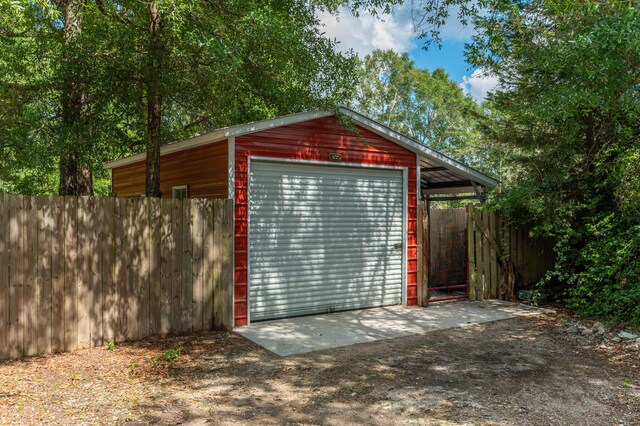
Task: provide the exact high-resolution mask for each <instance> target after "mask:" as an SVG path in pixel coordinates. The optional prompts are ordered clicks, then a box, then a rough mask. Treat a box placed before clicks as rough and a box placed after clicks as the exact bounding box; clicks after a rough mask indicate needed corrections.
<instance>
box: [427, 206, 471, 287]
mask: <svg viewBox="0 0 640 426" xmlns="http://www.w3.org/2000/svg"><path fill="white" fill-rule="evenodd" d="M429 223H430V224H431V227H430V228H429V240H430V244H431V250H430V255H431V261H430V264H431V268H430V271H429V288H432V289H433V288H437V287H442V286H450V285H456V284H465V283H466V282H467V212H466V211H465V209H430V211H429Z"/></svg>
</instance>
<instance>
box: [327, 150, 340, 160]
mask: <svg viewBox="0 0 640 426" xmlns="http://www.w3.org/2000/svg"><path fill="white" fill-rule="evenodd" d="M329 161H342V154H339V153H337V152H331V153H329Z"/></svg>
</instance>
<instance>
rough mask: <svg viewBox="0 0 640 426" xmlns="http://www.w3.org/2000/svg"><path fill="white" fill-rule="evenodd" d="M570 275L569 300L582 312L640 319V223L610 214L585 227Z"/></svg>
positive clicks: (622, 319) (617, 318)
mask: <svg viewBox="0 0 640 426" xmlns="http://www.w3.org/2000/svg"><path fill="white" fill-rule="evenodd" d="M584 232H585V239H586V241H587V243H586V245H585V246H584V247H583V248H582V249H581V250H580V251H579V258H578V259H577V260H576V261H577V264H578V266H579V267H578V268H577V272H576V274H575V275H574V276H572V277H571V279H570V281H571V282H572V284H573V286H572V287H571V289H570V290H569V295H570V304H571V306H573V307H574V308H576V309H577V310H578V311H579V312H580V313H583V314H585V315H597V316H603V317H608V318H610V319H612V320H613V321H631V322H634V323H640V224H638V223H637V222H636V223H635V224H632V223H630V222H629V221H626V220H624V219H622V218H620V217H617V216H616V215H615V214H609V215H606V216H603V217H601V218H599V219H595V221H594V223H592V224H587V225H586V229H585V231H584Z"/></svg>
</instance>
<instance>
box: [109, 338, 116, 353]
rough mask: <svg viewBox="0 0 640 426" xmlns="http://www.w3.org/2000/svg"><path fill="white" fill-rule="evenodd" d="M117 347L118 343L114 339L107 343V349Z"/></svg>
mask: <svg viewBox="0 0 640 426" xmlns="http://www.w3.org/2000/svg"><path fill="white" fill-rule="evenodd" d="M115 348H116V344H115V342H114V341H113V340H111V341H110V342H109V343H107V350H109V351H112V350H114V349H115Z"/></svg>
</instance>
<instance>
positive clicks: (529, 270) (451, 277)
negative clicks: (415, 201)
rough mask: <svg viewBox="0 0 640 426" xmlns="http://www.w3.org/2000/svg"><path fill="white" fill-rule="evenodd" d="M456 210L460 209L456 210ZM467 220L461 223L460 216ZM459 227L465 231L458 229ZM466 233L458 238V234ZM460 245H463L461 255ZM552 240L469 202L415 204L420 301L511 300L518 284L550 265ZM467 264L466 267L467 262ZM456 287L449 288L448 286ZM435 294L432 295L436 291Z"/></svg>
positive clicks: (525, 285) (531, 281) (523, 284)
mask: <svg viewBox="0 0 640 426" xmlns="http://www.w3.org/2000/svg"><path fill="white" fill-rule="evenodd" d="M458 211H459V212H458ZM452 212H455V213H452ZM461 220H462V222H464V221H466V224H465V225H462V224H461V223H460V221H461ZM461 229H466V232H463V233H460V232H459V231H460V230H461ZM461 238H466V241H465V242H463V243H461V242H460V239H461ZM461 248H462V249H464V250H466V251H465V252H463V253H464V254H462V255H461V254H460V251H461ZM554 262H555V256H554V251H553V242H552V241H551V240H549V239H544V238H535V237H533V236H532V235H531V230H530V228H528V227H526V226H521V227H515V226H512V225H508V224H505V223H504V222H503V220H502V219H501V218H500V216H499V215H498V214H497V213H496V212H485V211H482V210H480V209H478V208H476V207H474V206H473V205H471V204H470V205H468V206H467V208H466V211H465V210H463V209H450V210H436V209H432V210H430V211H428V210H427V208H426V206H425V205H424V203H420V204H419V206H418V304H419V305H421V306H427V305H428V304H429V302H430V301H434V297H433V296H441V297H438V298H439V299H440V300H448V299H449V298H450V297H446V296H443V295H438V294H437V293H438V292H442V291H443V290H446V291H448V292H450V293H451V292H453V291H459V290H460V289H465V288H466V287H467V286H468V290H467V293H466V294H464V293H463V294H455V295H452V294H449V296H452V297H453V298H468V299H469V300H483V299H502V300H512V299H513V298H514V294H513V293H514V290H515V289H516V288H530V287H531V286H533V285H534V284H535V283H537V282H538V281H540V280H541V279H542V278H543V277H544V275H545V274H546V272H547V271H548V270H549V269H551V268H552V267H553V264H554ZM465 265H466V266H465ZM449 286H450V287H456V286H459V287H458V288H449V289H447V288H446V287H449ZM434 293H435V294H434Z"/></svg>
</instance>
